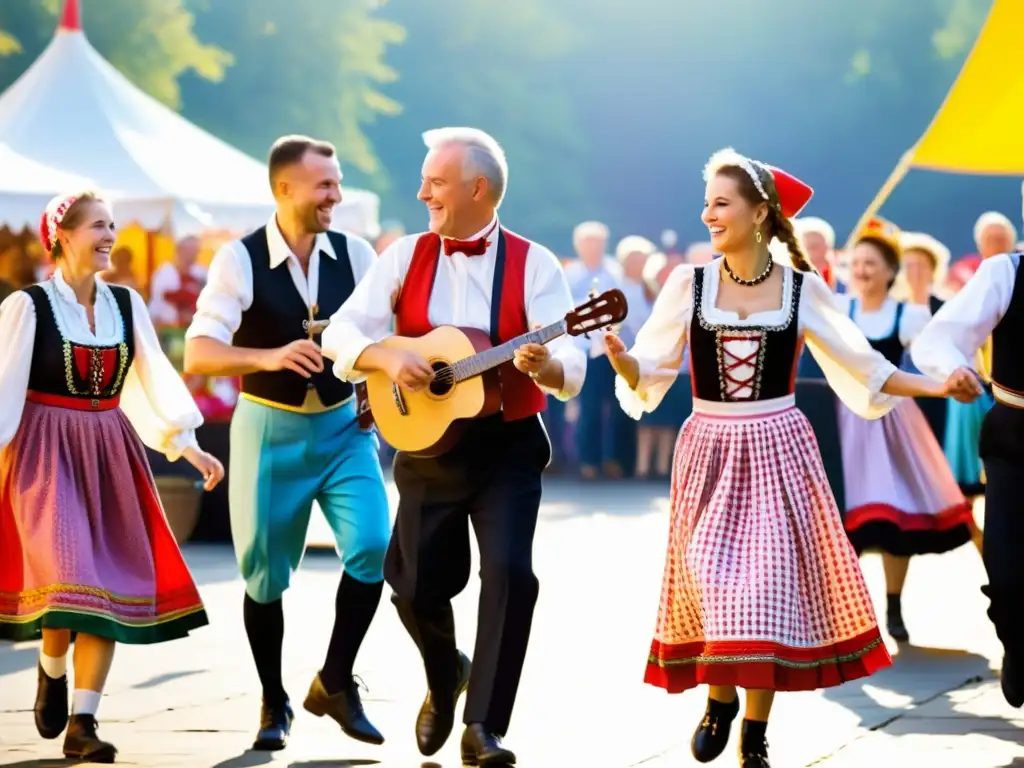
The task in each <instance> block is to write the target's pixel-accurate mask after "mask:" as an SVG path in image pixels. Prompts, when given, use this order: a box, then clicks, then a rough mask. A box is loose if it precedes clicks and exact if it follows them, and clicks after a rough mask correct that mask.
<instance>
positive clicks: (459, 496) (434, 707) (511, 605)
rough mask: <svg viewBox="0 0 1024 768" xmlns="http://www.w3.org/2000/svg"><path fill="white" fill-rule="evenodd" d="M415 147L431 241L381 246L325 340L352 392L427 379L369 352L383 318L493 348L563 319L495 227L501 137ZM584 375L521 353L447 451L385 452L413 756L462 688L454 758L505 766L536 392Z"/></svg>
mask: <svg viewBox="0 0 1024 768" xmlns="http://www.w3.org/2000/svg"><path fill="white" fill-rule="evenodd" d="M424 141H425V142H426V145H427V147H428V148H429V152H428V154H427V157H426V160H425V161H424V164H423V181H422V184H421V186H420V191H419V195H418V197H419V199H420V200H422V201H423V202H424V203H425V204H426V206H427V211H428V214H429V217H430V231H429V232H425V233H423V234H419V235H411V236H407V237H403V238H401V239H399V240H397V241H396V242H395V243H393V244H392V245H391V246H390V247H389V248H388V249H387V250H385V251H384V252H383V253H382V254H381V255H380V257H379V258H378V260H377V261H376V262H375V263H374V264H373V266H372V267H371V268H370V271H369V272H368V273H367V275H366V277H365V279H364V280H363V281H362V282H361V283H360V284H359V286H357V288H356V290H355V292H354V293H353V294H352V296H351V297H350V298H349V299H348V301H346V302H345V304H344V305H343V306H342V307H341V308H340V309H339V310H338V311H337V312H336V313H335V314H334V315H333V316H332V317H331V322H330V326H329V327H328V328H327V330H326V331H325V332H324V334H323V353H324V355H325V356H327V357H328V358H331V359H333V360H334V361H335V363H334V373H335V374H336V375H337V376H338V378H340V379H342V380H345V381H349V382H352V383H353V384H355V383H359V382H361V381H363V380H365V378H366V376H367V374H368V373H371V372H375V371H381V372H384V373H386V374H387V375H388V376H389V377H390V378H391V380H392V381H394V382H396V383H397V384H398V385H399V386H400V387H401V388H404V389H406V390H409V391H414V392H415V391H419V390H422V389H423V388H424V387H426V386H428V385H429V384H430V381H431V379H432V377H433V370H432V368H431V366H430V365H429V364H428V363H427V361H426V360H424V359H423V358H422V357H421V356H419V355H417V354H415V353H414V352H412V351H410V350H402V349H395V348H392V347H387V346H384V345H382V344H379V343H376V342H379V341H380V340H381V339H383V338H384V337H385V336H386V335H387V334H388V333H389V329H390V326H391V322H392V319H394V320H395V322H396V332H397V334H398V335H400V336H407V337H410V336H411V337H418V336H423V335H424V334H426V333H428V332H430V331H431V330H432V329H433V328H436V327H438V326H441V325H453V326H461V327H470V328H477V329H480V330H483V331H486V332H488V333H489V334H490V337H491V341H492V343H494V344H495V345H497V344H500V343H504V342H506V341H509V340H510V339H512V338H515V337H516V336H519V335H521V334H523V333H526V332H527V331H529V330H530V329H531V328H532V327H535V326H537V325H546V324H549V323H552V322H557V321H559V320H561V319H562V318H564V317H565V316H566V314H567V313H569V312H572V311H573V303H572V297H571V295H570V292H569V286H568V284H567V283H566V280H565V276H564V274H563V272H562V267H561V265H560V264H559V262H558V260H557V259H556V258H555V256H554V255H553V254H552V253H551V252H550V251H549V250H548V249H547V248H544V247H543V246H541V245H538V244H537V243H533V242H530V241H529V240H526V239H524V238H522V237H520V236H518V235H516V234H514V233H512V232H509V231H507V230H506V229H505V228H504V227H502V226H501V224H500V223H499V221H498V217H497V209H498V206H499V205H500V204H501V200H502V197H503V196H504V192H505V186H506V180H507V177H508V168H507V164H506V161H505V156H504V153H503V151H502V150H501V148H500V147H499V146H498V144H497V142H496V141H495V140H494V139H493V138H491V137H490V136H488V135H487V134H485V133H483V132H482V131H478V130H474V129H467V128H446V129H440V130H436V131H430V132H428V133H426V134H424ZM467 236H468V237H467ZM585 373H586V359H585V357H584V355H583V353H582V352H581V351H580V350H579V349H578V348H577V347H576V346H575V345H574V344H573V343H572V340H571V339H569V338H568V337H561V338H558V339H555V340H554V341H552V342H551V343H550V344H549V345H541V344H524V345H523V346H521V347H520V348H518V349H517V350H516V354H515V359H514V361H513V363H509V364H506V365H504V366H502V368H501V369H500V376H501V400H502V402H501V411H500V412H498V413H496V414H494V415H491V416H485V417H481V418H478V419H476V420H473V421H472V422H470V423H469V425H468V428H467V429H466V430H465V432H464V433H463V434H462V436H461V438H460V440H459V442H458V443H457V444H456V445H455V446H454V447H453V448H452V449H451V450H449V451H448V452H447V453H444V454H443V455H440V456H435V457H433V458H423V457H415V456H411V455H409V454H407V453H399V454H398V456H397V457H396V458H395V466H394V479H395V483H396V485H397V486H398V491H399V497H400V500H399V505H398V517H397V520H396V521H395V528H394V532H393V535H392V538H391V545H390V547H389V549H388V553H387V556H386V558H385V566H384V570H385V578H386V579H387V581H388V583H389V584H390V585H391V587H392V588H393V590H394V595H393V597H392V600H393V601H394V603H395V605H396V606H397V608H398V613H399V616H400V617H401V619H402V622H403V624H404V625H405V627H406V629H407V630H408V631H409V634H410V635H411V636H412V638H413V640H414V642H415V643H416V645H417V646H418V648H419V650H420V653H421V655H422V656H423V663H424V667H425V669H426V675H427V683H428V692H427V697H426V700H425V701H424V702H423V706H422V708H421V709H420V713H419V717H418V718H417V722H416V736H417V742H418V745H419V749H420V751H421V752H422V753H423V754H424V755H432V754H434V753H436V752H437V751H438V750H439V749H440V748H441V747H442V746H443V745H444V743H445V741H446V740H447V738H448V736H449V735H450V733H451V730H452V727H453V724H454V716H455V706H456V703H457V701H458V698H459V696H460V695H461V694H462V692H463V691H465V690H466V688H467V686H468V694H467V700H466V707H465V716H464V718H463V719H464V721H465V723H466V730H465V732H464V734H463V736H462V756H463V759H464V761H465V762H466V763H468V764H470V765H476V764H478V763H481V764H482V763H487V764H490V763H492V762H497V763H502V764H508V763H510V762H514V760H515V756H514V755H513V754H512V753H511V752H510V751H509V750H507V749H506V748H504V747H503V745H502V738H503V737H504V736H505V733H506V731H507V729H508V726H509V721H510V719H511V715H512V708H513V703H514V701H515V696H516V691H517V688H518V685H519V678H520V673H521V670H522V665H523V660H524V658H525V656H526V647H527V644H528V640H529V635H530V624H531V620H532V617H533V609H534V604H535V602H536V600H537V590H538V582H537V578H536V576H535V575H534V573H533V563H532V550H533V536H534V531H535V528H536V524H537V514H538V510H539V507H540V500H541V474H542V472H543V471H544V468H545V467H546V466H547V464H548V462H549V461H550V458H551V445H550V443H549V441H548V439H547V435H546V433H545V431H544V427H543V425H542V422H541V419H540V413H541V411H543V410H544V407H545V393H547V394H554V395H555V396H556V397H558V398H559V399H560V400H569V399H570V398H572V397H575V396H576V395H577V394H578V393H579V391H580V388H581V387H582V385H583V379H584V376H585ZM468 522H472V524H473V530H474V532H475V534H476V537H477V543H478V545H479V549H480V561H481V563H480V564H481V568H480V573H481V591H480V606H479V616H478V630H477V638H476V648H475V650H474V656H473V665H472V668H473V676H472V681H471V682H470V677H469V672H470V661H469V659H468V658H467V657H466V656H465V655H464V654H463V653H461V652H460V651H459V650H458V649H457V647H456V644H455V623H454V616H453V613H452V607H451V599H452V598H453V597H454V596H455V595H457V594H459V593H460V592H461V591H462V590H463V589H464V588H465V586H466V584H467V582H468V581H469V574H470V547H469V530H468V525H467V523H468Z"/></svg>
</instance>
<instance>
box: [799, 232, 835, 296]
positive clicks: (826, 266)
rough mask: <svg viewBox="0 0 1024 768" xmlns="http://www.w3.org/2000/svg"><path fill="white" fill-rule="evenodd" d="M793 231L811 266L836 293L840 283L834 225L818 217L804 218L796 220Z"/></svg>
mask: <svg viewBox="0 0 1024 768" xmlns="http://www.w3.org/2000/svg"><path fill="white" fill-rule="evenodd" d="M793 230H794V231H795V232H796V234H797V236H798V237H799V238H800V243H801V245H803V247H804V250H805V251H807V257H808V258H809V259H810V261H811V266H813V267H814V268H815V269H816V270H818V274H819V275H821V279H822V280H824V281H825V283H826V284H827V285H828V287H829V288H831V289H832V290H833V291H835V290H836V286H837V282H838V280H837V277H836V273H835V254H834V251H835V247H836V231H835V230H834V229H833V228H832V225H831V224H829V223H828V222H827V221H825V220H824V219H820V218H818V217H817V216H804V217H802V218H799V219H794V221H793ZM840 292H841V291H840Z"/></svg>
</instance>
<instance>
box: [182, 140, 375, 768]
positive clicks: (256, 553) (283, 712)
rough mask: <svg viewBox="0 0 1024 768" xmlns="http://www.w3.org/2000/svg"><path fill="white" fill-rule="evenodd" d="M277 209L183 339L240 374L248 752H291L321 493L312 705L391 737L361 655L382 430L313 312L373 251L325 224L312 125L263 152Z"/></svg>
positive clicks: (208, 369) (332, 176) (327, 200)
mask: <svg viewBox="0 0 1024 768" xmlns="http://www.w3.org/2000/svg"><path fill="white" fill-rule="evenodd" d="M269 170H270V183H271V187H272V188H273V192H274V198H275V200H276V203H277V210H276V213H275V215H274V216H272V217H271V219H270V221H269V222H267V225H266V226H265V227H260V228H259V229H257V230H256V231H255V232H253V233H251V234H250V235H247V236H246V237H243V238H242V239H241V240H235V241H233V242H230V243H228V244H227V245H225V246H224V247H222V248H221V249H220V251H218V253H217V254H216V256H215V257H214V259H213V262H212V264H211V265H210V272H209V280H208V283H207V285H206V287H205V288H204V289H203V291H202V294H201V295H200V297H199V302H198V305H197V310H196V314H195V317H194V319H193V321H192V325H191V327H190V328H189V330H188V333H187V335H186V339H187V341H186V347H185V369H186V371H187V372H189V373H196V374H201V375H206V376H240V377H241V379H242V394H241V397H240V399H239V401H238V405H237V406H236V408H235V412H234V416H233V417H232V420H231V459H230V466H229V499H230V506H231V535H232V538H233V540H234V545H235V554H236V556H237V558H238V564H239V568H240V569H241V572H242V576H243V578H244V579H245V585H246V586H245V603H244V612H243V615H244V620H245V630H246V634H247V635H248V637H249V645H250V646H251V648H252V654H253V658H254V660H255V662H256V670H257V672H258V673H259V677H260V682H261V683H262V686H263V709H262V713H261V722H260V729H259V734H258V736H257V738H256V742H255V744H254V745H253V748H254V749H263V750H275V749H283V748H284V746H285V744H286V742H287V739H288V734H289V732H290V730H291V723H292V719H293V717H294V714H293V711H292V707H291V705H290V703H289V699H288V695H287V693H286V692H285V689H284V685H283V682H282V679H281V646H282V641H283V638H284V615H283V612H282V606H281V597H282V595H283V593H284V591H285V590H286V589H287V588H288V584H289V580H290V578H291V574H292V572H293V571H294V570H295V568H296V567H298V564H299V561H300V559H301V558H302V554H303V551H304V549H305V542H306V533H307V527H308V524H309V516H310V512H311V509H312V504H313V502H314V501H316V502H317V503H318V504H319V506H320V508H321V509H322V510H323V512H324V515H325V516H326V518H327V521H328V523H330V526H331V529H332V530H333V531H334V535H335V539H336V543H337V547H338V551H339V552H340V554H341V557H342V560H343V563H344V575H343V576H342V578H341V584H340V586H339V587H338V596H337V603H336V616H335V624H334V632H333V634H332V636H331V640H330V645H329V647H328V650H327V658H326V660H325V662H324V665H323V668H322V669H321V670H320V672H319V674H318V675H317V676H316V677H315V678H314V680H313V684H312V686H311V687H310V690H309V694H308V696H307V697H306V701H305V707H306V709H307V710H309V711H310V712H312V713H313V714H315V715H317V716H318V717H319V716H323V715H329V716H330V717H332V718H334V719H335V720H336V721H337V722H338V723H339V725H341V728H342V730H343V731H344V732H345V733H346V734H348V735H349V736H350V737H352V738H354V739H358V740H359V741H364V742H368V743H371V744H380V743H382V742H383V740H384V739H383V737H382V736H381V735H380V733H379V732H378V731H377V729H376V728H374V727H373V725H372V724H371V723H370V722H369V720H368V719H367V718H366V715H365V714H364V713H363V707H362V703H361V701H360V698H359V693H358V690H357V687H356V684H355V682H354V678H353V665H354V662H355V657H356V653H357V652H358V650H359V646H360V644H361V643H362V641H363V637H364V636H365V635H366V632H367V630H368V629H369V626H370V622H371V620H372V619H373V616H374V613H375V612H376V610H377V606H378V604H379V602H380V595H381V590H382V587H383V583H384V582H383V578H384V576H383V562H384V553H385V551H386V550H387V545H388V539H389V538H390V523H389V519H388V501H387V494H386V492H385V488H384V478H383V475H382V473H381V468H380V462H379V460H378V458H377V450H378V445H379V444H378V441H377V438H376V435H375V434H374V433H373V432H372V431H371V430H369V429H363V428H362V427H361V426H360V424H359V421H358V417H357V403H356V397H355V394H354V392H353V388H352V386H351V385H350V384H347V383H345V382H342V381H339V380H338V379H337V378H335V377H334V376H333V375H331V372H330V371H329V370H326V371H325V370H324V363H323V358H322V357H321V354H320V347H319V344H318V343H317V340H318V338H319V336H318V329H319V328H320V326H319V325H318V323H317V320H318V319H320V318H328V317H330V315H331V313H333V312H334V311H336V310H337V309H338V307H340V306H341V305H342V303H343V302H344V301H345V299H347V298H348V296H349V294H351V293H352V290H353V289H354V288H355V285H356V283H357V282H358V281H359V280H360V279H362V277H363V275H364V274H365V273H366V271H367V270H368V269H369V268H370V266H371V265H372V264H373V262H374V260H375V258H376V255H375V254H374V251H373V248H372V247H371V246H370V244H369V243H367V242H366V241H365V240H363V239H361V238H359V237H354V236H352V235H343V234H341V233H339V232H332V231H330V230H329V227H330V223H331V213H332V210H333V208H334V206H335V205H337V204H338V203H339V202H341V189H340V183H341V171H340V168H339V166H338V161H337V158H336V156H335V152H334V147H333V146H331V145H330V144H327V143H324V142H318V141H314V140H312V139H309V138H306V137H303V136H286V137H284V138H281V139H279V140H278V141H277V142H276V143H275V144H274V146H273V147H272V149H271V151H270V160H269Z"/></svg>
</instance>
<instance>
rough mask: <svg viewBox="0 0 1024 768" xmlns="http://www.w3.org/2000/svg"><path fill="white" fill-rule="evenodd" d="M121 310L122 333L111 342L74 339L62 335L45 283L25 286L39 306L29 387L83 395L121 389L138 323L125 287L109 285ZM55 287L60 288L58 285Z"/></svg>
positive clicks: (90, 397)
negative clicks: (77, 341) (94, 343)
mask: <svg viewBox="0 0 1024 768" xmlns="http://www.w3.org/2000/svg"><path fill="white" fill-rule="evenodd" d="M107 287H108V288H109V289H110V292H111V293H112V294H113V296H114V301H115V302H116V303H117V309H118V311H119V312H120V313H121V323H122V325H123V326H124V336H123V338H122V340H121V342H120V343H118V344H112V345H108V346H89V345H85V344H75V343H73V342H72V341H70V340H69V339H66V338H64V336H63V335H61V332H60V328H59V327H58V326H57V318H56V317H55V316H54V314H53V306H52V305H51V304H50V297H49V296H47V294H46V289H45V288H43V286H42V285H30V286H29V287H28V288H24V289H23V290H24V291H25V293H27V294H28V295H29V296H30V297H31V299H32V304H33V305H34V306H35V310H36V337H35V344H34V346H33V349H32V366H31V368H30V371H29V376H28V388H29V389H30V390H32V391H34V392H40V393H42V394H47V395H59V396H61V397H75V398H81V399H83V400H107V399H110V398H112V397H117V396H119V395H120V394H121V389H122V387H123V386H124V378H125V375H126V374H127V373H128V368H129V366H130V365H131V364H132V360H133V359H134V358H135V325H134V322H133V321H132V299H131V293H129V291H128V289H127V288H124V287H122V286H119V285H110V286H107ZM52 290H54V291H56V287H54V288H53V289H52Z"/></svg>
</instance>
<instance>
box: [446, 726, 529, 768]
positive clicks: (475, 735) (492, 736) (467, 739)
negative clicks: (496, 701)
mask: <svg viewBox="0 0 1024 768" xmlns="http://www.w3.org/2000/svg"><path fill="white" fill-rule="evenodd" d="M459 748H460V750H461V751H462V764H463V765H473V766H475V765H483V766H487V765H492V766H499V765H500V766H507V765H515V764H516V754H515V752H513V751H512V750H510V749H505V747H504V746H502V744H501V736H499V735H498V734H496V733H492V732H491V731H489V730H487V727H486V726H485V725H484V724H483V723H470V724H469V725H467V726H466V730H465V731H463V733H462V744H461V745H460V747H459Z"/></svg>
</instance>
